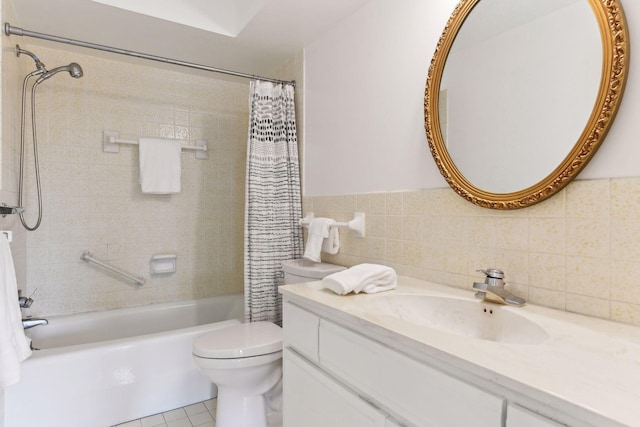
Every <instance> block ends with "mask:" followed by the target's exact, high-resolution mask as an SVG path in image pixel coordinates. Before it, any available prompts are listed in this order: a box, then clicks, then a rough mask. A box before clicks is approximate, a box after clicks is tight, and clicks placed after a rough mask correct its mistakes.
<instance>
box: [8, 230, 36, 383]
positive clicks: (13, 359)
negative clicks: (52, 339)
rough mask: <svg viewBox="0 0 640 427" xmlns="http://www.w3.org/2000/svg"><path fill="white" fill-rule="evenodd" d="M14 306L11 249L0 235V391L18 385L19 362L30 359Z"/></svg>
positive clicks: (17, 309) (26, 342)
mask: <svg viewBox="0 0 640 427" xmlns="http://www.w3.org/2000/svg"><path fill="white" fill-rule="evenodd" d="M30 343H31V340H30V339H28V338H27V337H26V336H25V335H24V329H23V328H22V315H21V313H20V306H19V305H18V286H17V283H16V272H15V270H14V267H13V257H12V256H11V248H10V247H9V242H8V241H7V238H6V236H5V235H4V234H2V233H0V389H2V388H4V387H7V386H10V385H11V384H15V383H17V382H18V381H20V362H22V361H23V360H24V359H26V358H27V357H29V356H30V355H31V348H30Z"/></svg>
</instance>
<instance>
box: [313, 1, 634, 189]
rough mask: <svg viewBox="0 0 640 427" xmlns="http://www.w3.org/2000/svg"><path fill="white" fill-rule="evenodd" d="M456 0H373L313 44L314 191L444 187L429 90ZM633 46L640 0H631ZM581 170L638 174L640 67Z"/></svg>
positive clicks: (596, 174)
mask: <svg viewBox="0 0 640 427" xmlns="http://www.w3.org/2000/svg"><path fill="white" fill-rule="evenodd" d="M456 4H457V0H403V1H402V2H396V1H392V0H372V1H371V2H370V3H368V4H367V5H366V6H364V7H363V8H362V9H360V10H359V11H357V12H356V13H355V14H354V15H352V16H351V17H349V18H348V19H347V20H345V21H344V22H342V23H341V24H340V25H338V26H336V27H335V28H334V29H333V30H331V31H330V32H328V33H327V34H325V35H324V36H323V37H321V38H320V39H318V40H317V41H316V42H315V43H313V44H312V45H310V46H309V47H308V48H307V49H306V50H305V103H306V104H305V114H306V126H305V167H306V170H305V189H304V194H305V195H307V196H316V195H328V194H350V193H363V192H375V191H389V190H410V189H420V188H438V187H445V186H446V183H445V181H444V180H443V178H442V177H441V176H440V174H439V172H438V170H437V167H436V165H435V163H434V162H433V160H432V158H431V155H430V153H429V150H428V145H427V141H426V137H425V133H424V128H423V96H424V87H425V83H426V76H427V72H428V67H429V62H430V61H431V58H432V55H433V52H434V49H435V46H436V44H437V41H438V39H439V37H440V35H441V33H442V30H443V28H444V26H445V24H446V22H447V19H448V18H449V16H450V14H451V12H452V11H453V9H454V7H455V5H456ZM623 6H624V7H625V11H626V17H627V22H628V26H629V28H630V36H631V40H630V45H631V46H634V45H636V43H639V42H640V32H638V31H634V28H640V3H639V2H633V1H624V4H623ZM636 70H637V69H636V68H630V69H629V77H628V81H627V88H626V92H625V96H624V100H623V102H622V106H621V110H620V111H619V113H618V115H617V118H616V121H615V123H614V124H613V126H612V128H611V130H610V132H609V135H608V137H607V139H606V141H605V143H604V144H603V146H602V147H601V148H600V151H599V152H598V153H597V155H596V156H595V158H594V160H592V162H591V163H590V164H589V165H588V166H587V167H586V169H585V170H584V171H583V173H582V174H581V176H580V178H581V179H594V178H606V177H624V176H639V175H640V160H638V159H640V146H638V144H637V143H636V139H637V138H636V135H637V134H638V131H639V130H640V121H638V120H637V119H636V118H635V117H634V116H635V112H636V111H637V110H638V109H639V108H640V93H638V92H640V72H639V71H636Z"/></svg>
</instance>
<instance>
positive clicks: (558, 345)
mask: <svg viewBox="0 0 640 427" xmlns="http://www.w3.org/2000/svg"><path fill="white" fill-rule="evenodd" d="M280 291H281V293H282V294H283V296H284V297H285V298H287V299H289V300H291V301H292V302H294V303H297V304H299V305H301V306H303V307H304V306H306V307H307V308H309V309H311V310H313V311H315V312H317V313H319V314H320V315H321V316H322V315H324V316H326V317H327V318H329V319H330V320H334V321H336V322H337V323H340V324H343V325H348V327H350V328H351V329H353V330H356V331H358V332H359V333H361V334H363V335H365V336H369V337H371V338H373V339H376V340H378V341H380V342H382V343H383V344H385V345H387V346H389V347H392V348H395V349H397V350H399V351H402V352H404V353H406V354H408V355H410V356H413V357H415V358H417V359H422V360H425V361H427V360H429V361H433V360H436V361H439V363H441V364H442V366H445V367H446V366H449V367H451V368H452V369H454V370H458V371H460V370H462V371H463V372H468V373H469V374H470V375H472V376H474V377H476V378H477V379H478V380H479V381H481V382H482V381H484V383H485V385H486V384H490V385H491V386H495V387H497V388H499V389H500V388H502V389H508V390H510V391H511V392H512V393H513V392H515V393H521V394H523V395H526V396H529V397H530V398H532V399H534V400H535V401H536V402H538V403H539V404H540V408H549V407H551V408H555V409H552V410H559V411H561V412H563V413H567V414H569V415H570V416H572V417H575V418H576V419H583V420H585V421H587V420H588V421H589V422H590V423H592V424H593V425H597V426H603V427H604V426H607V427H609V426H611V427H619V426H640V328H639V327H635V326H631V325H625V324H620V323H615V322H611V321H606V320H601V319H597V318H592V317H587V316H582V315H577V314H572V313H568V312H564V311H559V310H553V309H549V308H545V307H539V306H535V305H531V304H527V305H525V306H524V307H509V306H500V305H495V304H487V303H484V302H481V301H479V300H477V299H475V298H474V297H473V295H474V291H473V290H471V289H469V290H463V289H457V288H453V287H448V286H443V285H438V284H435V283H431V282H427V281H423V280H418V279H413V278H409V277H402V276H400V277H399V278H398V287H397V288H396V289H395V290H393V291H387V292H381V293H378V294H358V295H354V294H350V295H347V296H340V295H336V294H334V293H333V292H331V291H329V290H327V289H324V288H323V287H322V285H321V282H310V283H306V284H297V285H285V286H281V287H280ZM403 294H409V295H430V296H440V297H449V298H456V299H465V300H469V301H476V302H477V303H478V304H484V305H486V306H487V307H490V308H492V309H496V310H507V311H513V312H515V313H517V314H518V315H520V316H522V317H525V318H527V319H529V320H531V321H532V322H534V323H536V324H537V325H539V326H540V327H541V328H543V329H544V330H545V331H546V332H547V333H548V336H547V337H546V338H544V339H543V340H541V342H537V343H534V344H520V343H502V342H494V341H489V340H484V339H478V338H470V337H463V336H460V335H457V334H453V333H447V332H442V331H439V330H437V329H433V328H429V327H425V326H419V325H416V324H414V323H410V322H406V321H403V320H402V319H401V318H398V317H397V316H393V315H389V314H390V313H385V312H384V304H380V301H379V300H378V299H380V298H385V297H386V296H389V295H403ZM381 307H382V308H381ZM285 327H286V325H285Z"/></svg>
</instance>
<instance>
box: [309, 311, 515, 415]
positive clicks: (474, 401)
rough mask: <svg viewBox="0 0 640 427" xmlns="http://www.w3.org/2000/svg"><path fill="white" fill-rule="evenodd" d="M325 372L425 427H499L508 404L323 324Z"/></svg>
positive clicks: (338, 327) (394, 352) (364, 339)
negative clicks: (504, 406) (505, 404)
mask: <svg viewBox="0 0 640 427" xmlns="http://www.w3.org/2000/svg"><path fill="white" fill-rule="evenodd" d="M319 336H320V347H319V349H320V361H321V363H320V365H321V367H322V369H324V370H326V371H327V372H328V373H329V374H331V375H333V376H335V377H336V378H338V379H339V380H340V381H344V382H345V383H346V384H349V385H350V386H352V387H353V388H354V389H357V390H361V391H362V392H363V393H364V394H366V395H367V396H369V397H371V399H372V400H374V401H376V402H381V404H383V405H384V407H385V409H386V410H388V411H389V413H390V414H391V415H393V414H398V415H400V416H402V417H403V418H404V419H406V420H407V421H408V422H409V423H411V424H412V425H416V426H420V427H462V426H464V427H467V426H473V427H499V426H500V425H502V406H503V399H502V398H501V397H500V396H496V395H493V394H491V393H489V392H487V391H485V390H481V389H479V388H477V387H474V386H473V385H470V384H467V383H465V382H464V381H461V380H459V379H456V378H453V377H451V376H449V375H447V374H445V373H444V372H442V371H439V370H438V369H436V368H433V367H430V366H427V365H425V364H423V363H421V362H418V361H416V360H415V359H412V358H410V357H408V356H406V355H404V354H402V353H399V352H397V351H395V350H394V349H391V348H389V347H386V346H384V345H382V344H380V343H378V342H376V341H373V340H371V339H369V338H366V337H364V336H362V335H360V334H358V333H356V332H353V331H349V330H347V329H345V328H343V327H341V326H339V325H336V324H334V323H331V322H329V321H325V320H324V319H322V320H321V321H320V334H319Z"/></svg>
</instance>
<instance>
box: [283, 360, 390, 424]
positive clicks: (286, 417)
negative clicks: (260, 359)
mask: <svg viewBox="0 0 640 427" xmlns="http://www.w3.org/2000/svg"><path fill="white" fill-rule="evenodd" d="M283 367H284V376H283V381H284V387H283V393H284V394H283V399H284V400H283V409H284V413H283V425H284V426H285V427H303V426H304V427H328V426H331V427H385V422H386V418H387V417H386V414H383V413H382V412H379V411H378V410H377V409H376V408H374V407H373V406H371V405H369V404H368V403H367V402H365V401H364V400H362V399H360V398H359V397H358V396H357V395H355V394H353V393H351V392H349V391H347V390H346V389H344V388H342V386H340V385H339V384H337V383H336V382H335V381H334V380H333V379H331V378H330V377H328V376H327V375H326V374H324V373H322V372H321V371H319V370H318V369H317V368H316V367H315V366H314V365H312V364H311V363H309V362H307V361H306V360H304V359H302V358H301V357H299V356H298V355H297V354H295V353H294V352H293V351H291V349H285V350H284V356H283Z"/></svg>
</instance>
